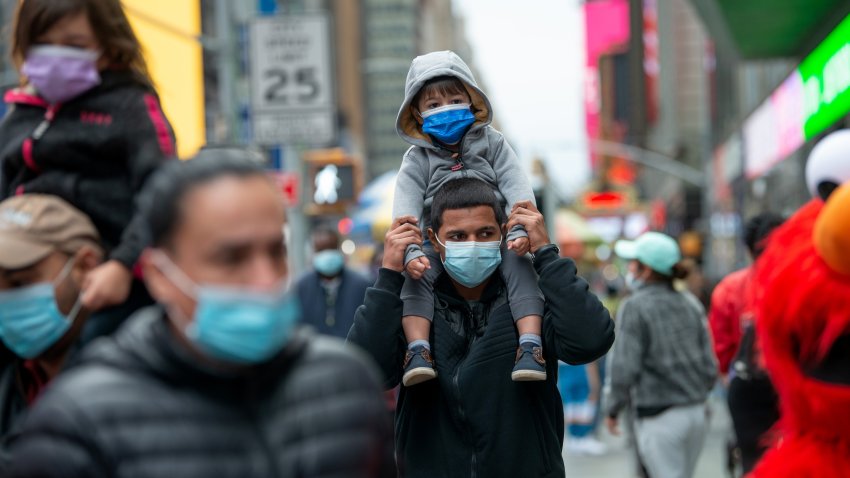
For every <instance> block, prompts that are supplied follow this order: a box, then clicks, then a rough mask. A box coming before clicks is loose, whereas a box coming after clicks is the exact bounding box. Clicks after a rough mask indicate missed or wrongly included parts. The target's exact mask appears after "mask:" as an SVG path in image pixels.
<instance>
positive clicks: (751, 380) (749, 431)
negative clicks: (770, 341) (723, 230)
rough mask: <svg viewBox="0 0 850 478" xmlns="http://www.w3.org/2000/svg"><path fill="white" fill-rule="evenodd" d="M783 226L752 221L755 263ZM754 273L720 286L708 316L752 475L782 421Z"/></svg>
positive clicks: (772, 220) (762, 217) (773, 219)
mask: <svg viewBox="0 0 850 478" xmlns="http://www.w3.org/2000/svg"><path fill="white" fill-rule="evenodd" d="M781 224H782V217H781V216H779V215H778V214H775V213H770V212H766V213H762V214H759V215H757V216H754V217H753V218H751V219H750V220H749V221H747V224H746V226H745V228H744V242H745V243H746V246H747V249H748V250H749V252H750V256H751V257H752V259H753V261H757V260H758V258H759V256H760V255H761V253H762V251H763V250H764V247H765V245H766V239H767V237H768V236H769V234H770V233H771V232H773V230H774V229H776V228H777V227H779V226H780V225H781ZM754 267H755V266H754V265H751V266H748V267H745V268H743V269H741V270H738V271H735V272H733V273H731V274H729V275H728V276H726V277H725V278H724V279H723V280H722V281H720V283H719V284H717V287H715V288H714V292H713V293H712V295H711V308H710V309H709V314H708V322H709V324H710V325H711V331H712V335H713V337H714V353H715V355H716V356H717V362H718V366H719V368H720V374H721V376H722V377H723V378H724V383H725V384H726V385H727V387H728V393H727V398H728V403H729V412H730V415H731V417H732V426H733V427H734V429H735V438H736V440H735V442H736V445H735V447H736V448H737V449H738V450H739V451H740V456H741V465H742V468H743V471H744V473H749V472H750V471H751V470H752V469H753V467H754V466H755V464H756V463H757V462H758V460H759V458H761V456H762V454H764V452H765V451H766V450H767V448H768V447H769V446H770V443H769V442H770V440H769V439H768V437H766V436H765V434H766V433H767V432H768V431H769V430H770V429H771V428H773V425H774V424H775V423H776V420H778V419H779V403H778V401H777V397H776V391H775V390H774V389H773V385H772V384H771V382H770V378H769V377H768V376H767V372H766V371H765V368H764V361H763V359H762V354H761V347H760V346H759V344H758V340H757V334H756V327H757V325H756V315H755V311H756V297H757V290H758V287H759V284H758V283H757V282H756V281H755V280H754V277H755V271H754Z"/></svg>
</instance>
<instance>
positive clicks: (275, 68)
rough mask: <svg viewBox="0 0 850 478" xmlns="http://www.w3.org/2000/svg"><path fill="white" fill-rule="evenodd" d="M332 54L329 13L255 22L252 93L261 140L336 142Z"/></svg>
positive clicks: (256, 130) (315, 142) (258, 137)
mask: <svg viewBox="0 0 850 478" xmlns="http://www.w3.org/2000/svg"><path fill="white" fill-rule="evenodd" d="M330 57H331V55H330V41H329V31H328V18H327V16H324V15H320V14H309V15H287V16H285V17H283V16H282V17H267V18H259V19H256V20H254V22H253V23H252V25H251V97H252V105H253V126H254V140H255V141H256V142H257V143H260V144H280V143H301V144H308V145H313V146H316V145H323V144H328V143H330V142H332V141H333V138H334V104H333V86H334V84H333V81H332V75H331V61H330Z"/></svg>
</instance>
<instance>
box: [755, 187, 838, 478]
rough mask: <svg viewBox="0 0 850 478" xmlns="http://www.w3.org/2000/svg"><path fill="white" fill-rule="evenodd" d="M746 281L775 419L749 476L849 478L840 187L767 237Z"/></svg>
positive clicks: (764, 477) (765, 477) (813, 201)
mask: <svg viewBox="0 0 850 478" xmlns="http://www.w3.org/2000/svg"><path fill="white" fill-rule="evenodd" d="M827 212H829V214H827ZM839 271H842V272H839ZM756 274H757V276H756V280H757V281H759V283H760V284H762V288H761V291H762V294H763V295H762V296H761V297H760V300H759V313H758V331H759V334H760V339H761V343H762V346H763V350H764V357H765V362H766V366H767V369H768V372H769V373H770V376H771V379H772V380H773V383H774V385H775V387H776V390H777V393H778V394H779V401H780V407H781V411H782V417H781V419H780V422H779V425H778V426H779V429H778V432H779V436H780V439H779V441H778V442H777V444H776V445H775V446H774V447H773V449H771V450H770V451H768V452H767V453H766V454H765V455H764V457H763V458H762V461H761V462H760V463H759V464H758V465H757V467H756V468H755V470H754V471H753V472H752V474H751V475H749V476H750V477H754V478H777V477H794V478H807V477H812V478H814V477H818V478H838V477H850V184H845V185H844V186H843V187H841V188H839V189H837V190H836V191H835V192H833V193H832V195H831V196H830V197H829V200H828V202H826V203H824V202H823V201H821V200H820V199H817V198H816V199H813V200H812V201H810V202H809V203H808V204H806V205H805V206H803V207H802V208H801V209H800V210H799V211H798V212H797V213H796V214H794V216H792V217H791V218H790V219H788V221H787V222H786V223H785V224H784V225H782V226H781V227H780V228H779V229H777V230H776V231H774V234H773V235H772V236H770V239H769V244H768V247H767V248H766V250H765V252H764V253H763V254H762V256H761V258H760V259H759V261H758V264H757V270H756Z"/></svg>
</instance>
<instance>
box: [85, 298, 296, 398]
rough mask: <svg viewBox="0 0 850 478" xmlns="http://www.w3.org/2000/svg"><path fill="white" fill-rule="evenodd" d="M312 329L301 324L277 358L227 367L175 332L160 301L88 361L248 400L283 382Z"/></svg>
mask: <svg viewBox="0 0 850 478" xmlns="http://www.w3.org/2000/svg"><path fill="white" fill-rule="evenodd" d="M309 338H310V333H309V332H308V331H306V330H303V329H297V330H296V332H295V333H294V334H293V337H292V339H290V342H289V344H288V345H287V346H286V347H285V348H284V349H283V350H282V351H281V352H280V353H279V354H278V355H277V356H275V357H274V358H273V359H271V360H269V361H267V362H265V363H263V364H260V365H257V366H252V367H245V368H240V369H234V370H232V371H225V370H222V369H219V368H215V367H212V366H210V365H208V364H205V363H203V362H200V361H199V360H198V358H197V357H196V356H195V355H194V354H193V353H192V352H191V351H190V350H188V348H187V347H186V345H185V344H183V343H182V342H180V341H179V340H177V338H176V337H174V332H173V331H172V329H171V328H170V327H169V325H168V318H167V317H166V316H165V313H164V312H163V310H162V309H161V308H159V307H156V306H155V307H149V308H146V309H142V310H141V311H139V312H137V313H136V314H135V315H133V316H132V317H130V319H128V323H127V324H126V325H125V326H124V327H122V329H121V330H119V332H118V333H117V334H116V336H115V337H114V338H113V339H112V340H106V341H100V343H98V342H95V343H93V344H92V347H91V350H90V351H88V352H87V353H86V354H85V355H86V357H85V360H84V363H86V364H91V363H93V362H95V363H98V362H99V363H103V364H105V365H111V366H114V367H115V368H119V369H121V370H123V371H125V372H128V373H131V372H134V371H135V372H141V373H143V374H147V375H153V376H156V377H157V378H159V379H160V380H162V381H163V382H166V383H169V384H170V385H171V386H173V387H180V388H183V387H193V388H197V389H199V390H202V391H204V393H207V394H209V395H210V396H214V397H220V398H222V399H225V400H246V399H250V398H252V397H257V396H260V395H262V394H264V392H267V391H268V390H270V389H271V388H272V387H274V386H276V384H278V383H279V382H280V379H281V377H282V376H284V375H286V374H287V373H288V371H289V370H290V368H291V367H292V365H293V364H294V363H295V362H296V361H297V359H298V358H299V357H300V356H301V355H302V353H303V352H304V350H305V349H306V347H307V345H308V342H309Z"/></svg>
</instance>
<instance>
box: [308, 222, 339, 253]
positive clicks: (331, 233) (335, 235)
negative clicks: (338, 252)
mask: <svg viewBox="0 0 850 478" xmlns="http://www.w3.org/2000/svg"><path fill="white" fill-rule="evenodd" d="M320 237H329V238H331V239H333V241H334V244H336V246H335V249H339V243H340V239H341V238H340V236H339V232H337V230H336V229H334V228H333V227H331V226H329V225H327V224H322V225H319V226H316V227H314V228H313V231H312V232H311V233H310V240H311V242H316V239H318V238H320Z"/></svg>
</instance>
